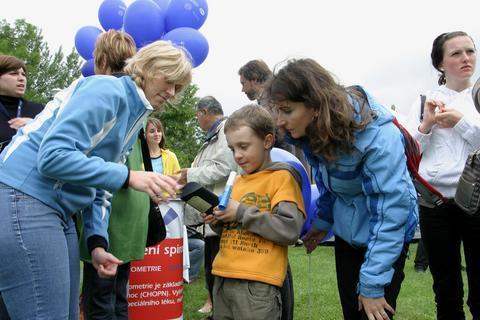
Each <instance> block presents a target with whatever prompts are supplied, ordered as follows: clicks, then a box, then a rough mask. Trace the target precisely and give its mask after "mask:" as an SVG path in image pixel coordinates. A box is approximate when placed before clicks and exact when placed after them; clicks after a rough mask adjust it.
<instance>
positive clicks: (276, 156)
mask: <svg viewBox="0 0 480 320" xmlns="http://www.w3.org/2000/svg"><path fill="white" fill-rule="evenodd" d="M270 157H271V159H272V161H277V162H285V163H288V164H290V165H291V166H292V167H293V168H294V169H295V170H297V172H298V173H299V174H300V175H301V177H302V197H303V203H304V205H305V213H306V214H307V219H305V223H304V225H303V228H302V234H301V235H303V234H304V233H305V232H306V231H307V230H308V229H309V228H310V225H311V220H313V214H314V213H315V211H313V213H312V212H311V210H309V209H310V202H311V197H312V191H311V186H310V179H309V178H308V174H307V170H305V167H304V166H303V164H302V163H301V162H300V160H298V158H297V157H295V156H294V155H293V154H291V153H290V152H288V151H285V150H282V149H279V148H273V149H272V151H271V152H270ZM315 189H317V188H315Z"/></svg>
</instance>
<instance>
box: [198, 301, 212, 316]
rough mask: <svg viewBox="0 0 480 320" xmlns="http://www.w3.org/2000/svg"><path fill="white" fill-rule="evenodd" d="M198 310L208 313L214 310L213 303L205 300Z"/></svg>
mask: <svg viewBox="0 0 480 320" xmlns="http://www.w3.org/2000/svg"><path fill="white" fill-rule="evenodd" d="M198 312H200V313H203V314H207V313H210V312H212V305H211V304H210V303H208V302H205V304H204V305H203V307H201V308H200V309H198Z"/></svg>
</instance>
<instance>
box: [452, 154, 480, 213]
mask: <svg viewBox="0 0 480 320" xmlns="http://www.w3.org/2000/svg"><path fill="white" fill-rule="evenodd" d="M455 203H456V204H457V205H458V206H459V207H460V208H462V210H463V211H465V212H466V213H467V214H470V215H478V214H479V211H480V150H477V151H475V152H472V153H470V154H469V155H468V159H467V161H466V163H465V168H464V169H463V172H462V175H461V176H460V180H459V181H458V185H457V192H456V193H455Z"/></svg>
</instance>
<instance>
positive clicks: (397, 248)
mask: <svg viewBox="0 0 480 320" xmlns="http://www.w3.org/2000/svg"><path fill="white" fill-rule="evenodd" d="M367 98H368V103H369V105H370V108H371V109H372V111H373V112H374V114H375V116H374V119H373V120H372V121H371V122H370V123H369V124H368V125H367V126H366V127H365V128H364V129H363V130H361V131H358V132H356V133H355V142H354V150H353V152H352V153H350V154H341V155H339V156H338V158H337V159H336V160H335V161H334V162H333V163H327V162H326V161H324V160H323V159H322V158H321V157H318V156H316V155H314V154H312V152H311V150H310V148H309V146H308V137H303V138H301V139H297V140H295V139H292V138H291V137H289V139H291V141H292V142H293V143H295V144H298V145H300V146H301V147H302V148H303V150H304V152H305V156H306V158H307V160H308V162H309V163H310V165H311V166H312V168H313V171H314V178H315V182H316V184H317V185H318V186H319V190H325V192H323V193H322V194H321V195H320V197H319V199H318V201H317V208H316V214H315V220H314V222H313V224H312V226H313V227H314V228H315V229H318V230H324V231H329V230H333V233H334V234H335V236H338V237H340V238H342V239H343V240H345V241H346V242H348V243H349V244H351V245H353V246H358V247H367V252H366V254H365V260H364V262H363V264H362V267H361V269H360V281H359V287H358V290H359V293H360V294H361V295H363V296H365V297H368V298H379V297H383V296H384V287H385V286H386V285H388V284H389V283H390V282H391V280H392V276H393V273H394V269H393V267H392V266H393V264H394V262H395V261H396V260H397V259H398V257H399V256H400V253H401V251H402V250H403V247H404V244H405V243H406V242H409V241H410V240H411V239H412V237H413V235H414V232H415V227H416V225H417V217H418V209H417V195H416V192H415V188H414V186H413V183H412V180H411V178H410V175H409V172H408V169H407V165H406V156H405V152H404V147H403V143H402V136H401V133H400V131H399V130H398V128H397V127H396V126H395V125H394V124H393V123H392V120H393V118H394V117H393V115H392V114H391V113H390V112H389V111H388V110H386V109H385V108H384V107H383V106H381V105H380V104H379V103H378V102H377V101H375V100H374V99H373V97H371V96H370V95H368V93H367ZM352 101H353V104H354V106H355V108H356V109H357V111H358V110H359V106H358V102H356V101H354V100H353V99H352ZM358 117H359V114H358V113H357V120H358Z"/></svg>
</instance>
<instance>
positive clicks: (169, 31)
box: [75, 0, 209, 77]
mask: <svg viewBox="0 0 480 320" xmlns="http://www.w3.org/2000/svg"><path fill="white" fill-rule="evenodd" d="M207 15H208V6H207V2H206V0H135V1H134V2H132V3H131V4H130V5H129V6H128V7H127V5H126V4H125V3H124V2H123V0H104V1H103V2H102V4H101V5H100V7H99V9H98V19H99V21H100V24H101V26H102V28H103V29H104V30H109V29H115V30H123V31H125V32H127V33H128V34H130V35H131V36H132V38H133V39H134V40H135V44H136V46H137V48H138V49H140V48H141V47H143V46H145V45H147V44H149V43H151V42H154V41H157V40H170V41H171V42H172V43H175V44H177V45H179V46H181V47H183V48H185V49H186V50H187V52H188V53H189V55H190V57H191V60H192V64H193V66H194V67H197V66H199V65H200V64H201V63H202V62H203V61H204V60H205V58H206V57H207V55H208V49H209V46H208V42H207V39H206V38H205V37H204V36H203V35H202V34H201V33H200V32H199V31H198V29H199V28H200V27H201V26H202V25H203V23H204V22H205V19H206V18H207ZM102 32H103V31H102V30H101V29H100V28H97V27H94V26H84V27H82V28H80V29H79V30H78V31H77V33H76V34H75V48H76V49H77V51H78V53H79V54H80V56H81V57H82V58H84V59H85V60H86V61H85V63H84V64H83V66H82V74H83V75H84V76H85V77H87V76H90V75H93V74H94V71H93V50H94V49H95V42H96V40H97V37H98V36H99V35H100V34H101V33H102Z"/></svg>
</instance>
